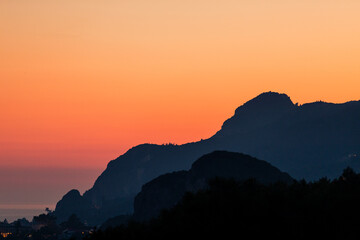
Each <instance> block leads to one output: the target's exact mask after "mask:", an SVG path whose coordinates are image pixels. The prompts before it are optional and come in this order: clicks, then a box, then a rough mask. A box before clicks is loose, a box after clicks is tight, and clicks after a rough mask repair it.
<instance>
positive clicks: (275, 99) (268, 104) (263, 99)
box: [235, 91, 294, 115]
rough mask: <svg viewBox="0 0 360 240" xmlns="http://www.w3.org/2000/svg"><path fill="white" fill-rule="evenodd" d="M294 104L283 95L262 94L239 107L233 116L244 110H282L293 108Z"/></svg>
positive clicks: (274, 93)
mask: <svg viewBox="0 0 360 240" xmlns="http://www.w3.org/2000/svg"><path fill="white" fill-rule="evenodd" d="M293 107H294V104H293V102H292V101H291V99H290V97H289V96H288V95H286V94H284V93H277V92H271V91H270V92H264V93H261V94H260V95H258V96H257V97H255V98H253V99H251V100H250V101H248V102H246V103H245V104H244V105H242V106H240V107H239V108H238V109H236V111H235V115H236V114H237V112H239V111H241V110H243V109H244V108H245V109H247V110H249V109H252V108H255V109H254V110H255V111H259V110H263V109H269V108H270V109H271V110H276V109H282V108H286V109H289V108H293Z"/></svg>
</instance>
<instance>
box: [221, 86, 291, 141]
mask: <svg viewBox="0 0 360 240" xmlns="http://www.w3.org/2000/svg"><path fill="white" fill-rule="evenodd" d="M295 108H296V105H294V104H293V102H292V101H291V99H290V97H289V96H287V95H286V94H283V93H277V92H265V93H262V94H260V95H258V96H257V97H255V98H253V99H251V100H250V101H248V102H246V103H245V104H243V105H242V106H240V107H238V108H237V109H236V110H235V114H234V116H233V117H232V118H230V119H228V120H226V121H225V122H224V124H223V126H222V129H221V130H220V131H219V132H218V133H217V136H219V135H228V134H234V133H237V134H239V133H245V132H248V131H251V130H253V129H258V128H261V127H263V126H266V125H268V124H271V123H272V122H274V121H277V120H278V119H280V118H282V117H283V116H285V115H287V114H288V113H290V112H291V111H293V110H295Z"/></svg>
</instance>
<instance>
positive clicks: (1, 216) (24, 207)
mask: <svg viewBox="0 0 360 240" xmlns="http://www.w3.org/2000/svg"><path fill="white" fill-rule="evenodd" d="M46 208H49V209H50V210H54V209H55V206H53V205H52V204H0V221H4V220H5V219H6V220H7V221H8V222H9V223H11V222H13V221H15V220H17V219H22V218H26V219H27V220H29V221H32V220H33V217H34V216H38V215H39V214H42V213H46V211H45V209H46Z"/></svg>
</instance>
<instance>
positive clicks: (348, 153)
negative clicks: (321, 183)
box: [55, 92, 360, 223]
mask: <svg viewBox="0 0 360 240" xmlns="http://www.w3.org/2000/svg"><path fill="white" fill-rule="evenodd" d="M359 121H360V102H359V101H356V102H355V101H354V102H348V103H344V104H332V103H324V102H315V103H310V104H304V105H301V106H298V105H295V104H293V103H292V101H291V100H290V98H289V97H288V96H287V95H285V94H279V93H273V92H268V93H263V94H261V95H259V96H258V97H256V98H254V99H252V100H250V101H249V102H247V103H245V104H244V105H242V106H240V107H239V108H238V109H236V111H235V115H234V116H233V117H231V118H230V119H228V120H227V121H225V123H224V124H223V126H222V128H221V130H220V131H218V132H217V133H216V134H215V135H214V136H213V137H211V138H210V139H207V140H204V141H200V142H195V143H188V144H184V145H179V146H176V145H154V144H143V145H139V146H136V147H134V148H132V149H130V150H129V151H128V152H126V153H125V154H123V155H121V156H120V157H118V158H117V159H115V160H113V161H111V162H109V164H108V166H107V168H106V170H105V171H104V172H103V173H102V174H101V175H100V176H99V178H98V179H97V180H96V182H95V184H94V186H93V188H91V189H90V190H89V191H87V192H86V193H85V194H84V195H83V198H84V200H85V201H86V202H88V204H90V205H91V206H93V207H95V208H96V209H97V210H96V212H97V213H96V215H97V216H98V217H97V218H96V219H90V218H89V217H88V216H87V215H84V216H81V217H82V218H83V219H87V220H88V222H90V223H100V222H102V221H104V220H106V219H107V218H109V217H112V216H117V215H120V214H127V213H132V211H133V207H132V206H133V205H132V203H133V198H134V197H135V195H136V194H137V193H138V192H140V190H141V186H142V185H143V184H145V183H146V182H149V181H150V180H152V179H154V178H155V177H158V176H160V175H162V174H165V173H169V172H174V171H180V170H187V169H190V167H191V164H192V163H193V161H194V160H195V159H198V158H199V157H201V156H202V155H204V154H207V153H209V152H212V151H215V150H226V151H232V152H242V153H246V154H249V155H251V156H254V157H256V158H258V159H266V161H268V162H269V163H271V164H272V165H274V166H276V167H277V168H279V169H281V171H286V172H288V173H289V174H290V175H291V176H293V177H295V178H297V179H301V178H305V179H307V180H315V179H318V178H320V177H325V176H326V177H329V178H334V177H336V176H339V175H340V174H341V171H342V169H344V168H345V167H347V166H351V167H352V168H354V169H355V170H356V171H358V170H360V124H359ZM64 211H65V210H64V209H63V210H60V209H56V211H55V212H56V214H57V216H63V212H64ZM91 214H92V216H93V213H91ZM91 214H90V215H91ZM66 219H67V218H65V219H63V220H66ZM60 221H61V219H60Z"/></svg>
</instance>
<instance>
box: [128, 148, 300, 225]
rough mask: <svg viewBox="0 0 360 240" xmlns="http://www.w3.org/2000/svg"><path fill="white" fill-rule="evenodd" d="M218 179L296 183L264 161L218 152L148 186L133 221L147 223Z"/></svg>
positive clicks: (142, 192)
mask: <svg viewBox="0 0 360 240" xmlns="http://www.w3.org/2000/svg"><path fill="white" fill-rule="evenodd" d="M216 177H220V178H224V179H234V180H236V181H245V180H248V179H255V180H256V181H258V182H259V183H261V184H265V185H269V184H273V183H276V182H283V183H286V184H290V183H292V182H293V181H294V180H293V179H292V178H291V177H290V176H289V175H288V174H287V173H283V172H281V171H280V170H279V169H277V168H275V167H273V166H271V165H270V164H269V163H267V162H265V161H261V160H258V159H256V158H253V157H251V156H248V155H245V154H241V153H233V152H225V151H215V152H213V153H210V154H206V155H204V156H202V157H201V158H200V159H198V160H196V161H195V162H194V163H193V165H192V167H191V169H190V170H189V171H179V172H174V173H169V174H165V175H162V176H160V177H158V178H156V179H154V180H152V181H150V182H149V183H147V184H145V185H144V186H143V187H142V190H141V192H140V193H139V194H138V195H137V196H136V197H135V201H134V219H136V220H138V221H144V220H150V219H151V218H154V217H156V216H158V214H159V213H160V212H161V211H162V210H164V209H170V208H171V207H173V206H175V205H176V204H177V203H178V202H179V201H180V200H181V198H182V197H183V196H184V195H185V193H186V192H197V191H199V190H204V189H206V188H207V187H208V182H209V181H210V180H211V179H214V178H216Z"/></svg>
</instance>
